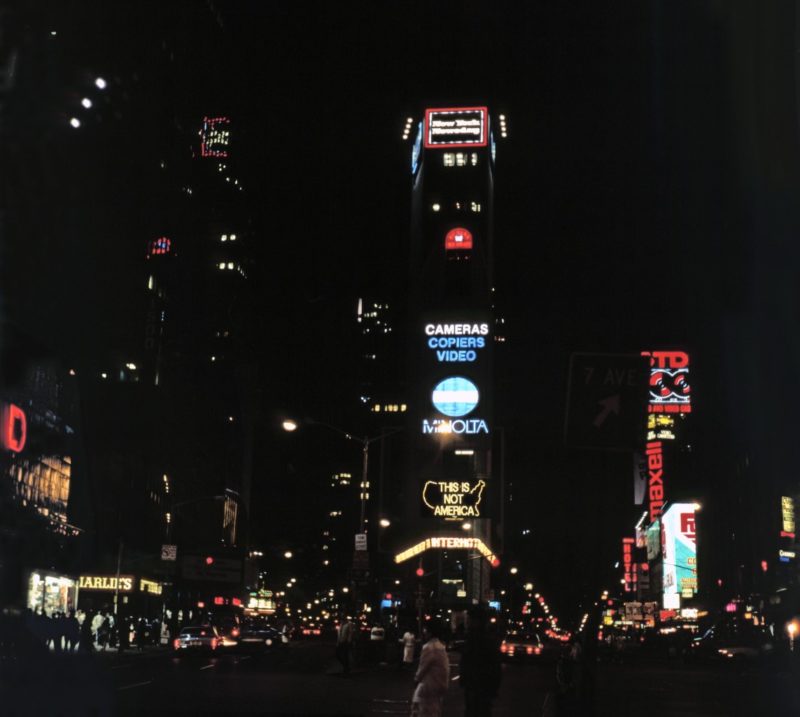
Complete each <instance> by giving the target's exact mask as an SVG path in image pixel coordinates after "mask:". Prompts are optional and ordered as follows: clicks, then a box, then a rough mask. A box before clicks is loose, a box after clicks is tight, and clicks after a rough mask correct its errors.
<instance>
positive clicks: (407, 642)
mask: <svg viewBox="0 0 800 717" xmlns="http://www.w3.org/2000/svg"><path fill="white" fill-rule="evenodd" d="M400 642H402V643H403V662H402V667H403V668H405V669H409V668H410V667H411V666H412V665H413V664H414V648H415V647H416V645H417V636H416V635H415V634H414V633H413V632H411V630H409V629H407V630H406V631H405V632H404V633H403V637H401V638H400Z"/></svg>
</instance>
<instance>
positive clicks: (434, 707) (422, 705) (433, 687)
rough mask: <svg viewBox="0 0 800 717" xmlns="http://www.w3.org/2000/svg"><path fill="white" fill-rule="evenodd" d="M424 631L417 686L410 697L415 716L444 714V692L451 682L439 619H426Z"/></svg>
mask: <svg viewBox="0 0 800 717" xmlns="http://www.w3.org/2000/svg"><path fill="white" fill-rule="evenodd" d="M422 634H423V637H424V639H425V640H426V642H425V644H424V645H423V646H422V653H421V654H420V657H419V667H418V668H417V673H416V674H415V675H414V682H415V684H416V685H417V687H416V689H415V690H414V697H413V698H412V701H411V714H412V715H414V716H415V717H441V714H442V704H443V702H444V695H445V692H447V686H448V684H449V682H450V661H449V659H448V657H447V650H446V649H445V646H444V644H443V643H442V642H441V641H440V640H439V636H440V632H439V625H438V623H436V622H433V621H431V622H429V623H427V624H426V625H425V627H424V628H423V631H422Z"/></svg>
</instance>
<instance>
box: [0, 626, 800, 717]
mask: <svg viewBox="0 0 800 717" xmlns="http://www.w3.org/2000/svg"><path fill="white" fill-rule="evenodd" d="M449 656H450V661H451V686H450V690H449V691H448V694H447V697H446V699H445V707H444V715H445V716H446V717H456V716H460V715H462V714H463V713H464V705H463V695H462V691H461V690H460V689H459V686H458V674H459V673H458V661H459V655H458V653H457V652H451V653H449ZM53 661H54V662H53V665H54V666H56V665H57V666H58V667H59V669H57V670H52V671H48V672H47V673H39V674H37V673H33V674H30V675H28V678H29V679H27V680H19V681H18V682H17V683H16V686H15V688H14V689H13V690H12V701H11V705H12V708H11V711H10V712H8V714H11V715H23V714H31V715H34V714H39V713H40V712H44V711H47V710H49V711H52V712H56V711H59V712H61V713H62V714H67V715H72V714H75V715H79V714H88V713H90V712H92V711H96V713H97V714H102V715H143V714H154V713H171V714H174V713H186V714H208V713H218V714H254V715H339V716H345V715H364V716H365V717H369V716H374V717H378V716H380V715H392V714H408V712H409V704H408V700H409V699H410V696H411V693H412V689H413V687H412V672H411V671H404V670H401V669H399V668H398V667H397V666H396V665H387V664H372V665H357V666H356V668H355V669H354V670H353V673H352V674H351V675H350V676H349V677H345V676H344V675H343V674H342V671H341V667H340V665H339V664H338V663H336V662H335V660H334V659H333V645H332V644H331V643H328V642H300V643H296V644H294V645H292V647H291V650H290V652H289V653H288V654H287V655H286V656H285V657H279V658H277V659H275V658H272V657H269V656H247V655H234V654H229V655H225V656H219V657H216V656H215V657H200V656H198V657H196V658H185V659H179V658H176V657H174V656H173V655H172V654H171V653H167V652H165V651H163V650H161V649H154V650H151V651H147V652H143V653H130V654H123V655H117V654H116V653H106V654H98V655H95V656H93V657H92V658H82V657H73V658H60V659H59V658H53ZM799 676H800V666H798V664H797V663H796V662H793V663H791V664H789V665H785V666H783V667H781V666H777V667H776V666H772V665H770V666H767V665H762V666H758V665H755V664H748V663H745V664H742V665H732V664H726V663H717V664H714V665H685V664H682V663H681V662H679V661H669V660H656V659H652V658H643V659H640V660H637V661H631V662H629V663H626V664H617V663H608V662H601V663H599V664H598V666H597V689H596V691H595V700H596V701H595V714H596V715H598V716H603V717H606V716H608V717H611V716H614V717H627V716H629V715H630V716H631V717H633V715H641V714H644V713H646V714H648V715H652V716H654V717H668V716H672V715H676V716H677V715H680V716H681V717H739V716H741V717H744V716H745V715H768V716H770V717H772V716H774V717H789V715H796V714H798V710H800V680H798V677H799ZM554 688H555V674H554V666H553V665H552V664H550V665H547V664H543V665H536V664H506V665H504V668H503V683H502V687H501V691H500V695H499V698H498V699H497V701H496V703H495V705H494V712H493V714H494V715H496V716H498V717H523V716H524V717H538V716H539V715H543V717H547V716H548V715H551V714H584V712H582V711H581V710H580V708H574V709H577V710H578V711H572V712H570V711H565V712H551V711H549V710H550V708H551V707H556V702H557V700H556V697H555V695H554V693H553V690H554ZM567 707H569V704H568V703H567Z"/></svg>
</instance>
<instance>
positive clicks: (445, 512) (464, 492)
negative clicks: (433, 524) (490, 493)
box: [422, 480, 486, 520]
mask: <svg viewBox="0 0 800 717" xmlns="http://www.w3.org/2000/svg"><path fill="white" fill-rule="evenodd" d="M485 487H486V482H485V481H482V480H479V481H478V482H477V483H471V482H469V481H432V480H429V481H426V482H425V485H424V486H423V488H422V502H423V503H425V505H426V506H427V507H428V508H430V510H431V511H433V514H434V516H436V517H437V518H444V519H445V520H464V519H465V518H478V517H480V514H481V511H480V505H481V499H482V497H483V489H484V488H485Z"/></svg>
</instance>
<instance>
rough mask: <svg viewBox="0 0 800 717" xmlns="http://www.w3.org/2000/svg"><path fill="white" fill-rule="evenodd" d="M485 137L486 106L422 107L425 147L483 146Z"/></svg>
mask: <svg viewBox="0 0 800 717" xmlns="http://www.w3.org/2000/svg"><path fill="white" fill-rule="evenodd" d="M488 137H489V111H488V109H487V108H486V107H451V108H442V109H428V110H425V148H426V149H435V148H449V149H452V148H457V147H485V146H486V145H487V143H488Z"/></svg>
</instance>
